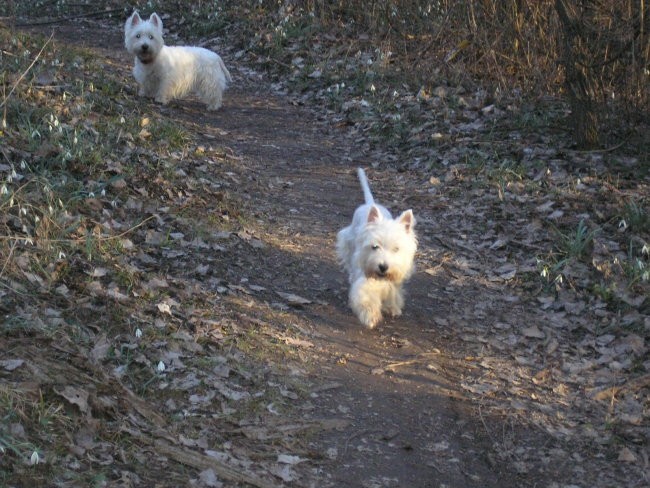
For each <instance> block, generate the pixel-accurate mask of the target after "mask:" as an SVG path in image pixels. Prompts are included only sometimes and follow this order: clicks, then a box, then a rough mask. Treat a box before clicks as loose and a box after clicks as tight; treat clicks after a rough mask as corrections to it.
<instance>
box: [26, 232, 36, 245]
mask: <svg viewBox="0 0 650 488" xmlns="http://www.w3.org/2000/svg"><path fill="white" fill-rule="evenodd" d="M24 231H25V232H27V229H24ZM27 244H31V245H32V246H33V245H34V240H33V239H32V238H31V237H28V238H27V239H25V245H27Z"/></svg>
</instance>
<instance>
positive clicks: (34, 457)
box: [29, 451, 41, 466]
mask: <svg viewBox="0 0 650 488" xmlns="http://www.w3.org/2000/svg"><path fill="white" fill-rule="evenodd" d="M40 461H41V457H40V456H39V455H38V451H34V452H33V453H32V457H30V458H29V464H31V465H32V466H33V465H35V464H38V463H39V462H40Z"/></svg>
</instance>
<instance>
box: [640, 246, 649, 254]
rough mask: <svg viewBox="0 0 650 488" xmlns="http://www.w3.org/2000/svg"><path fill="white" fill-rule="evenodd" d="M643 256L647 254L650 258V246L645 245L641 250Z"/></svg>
mask: <svg viewBox="0 0 650 488" xmlns="http://www.w3.org/2000/svg"><path fill="white" fill-rule="evenodd" d="M641 254H646V255H649V256H650V246H648V245H647V244H644V245H643V247H642V248H641Z"/></svg>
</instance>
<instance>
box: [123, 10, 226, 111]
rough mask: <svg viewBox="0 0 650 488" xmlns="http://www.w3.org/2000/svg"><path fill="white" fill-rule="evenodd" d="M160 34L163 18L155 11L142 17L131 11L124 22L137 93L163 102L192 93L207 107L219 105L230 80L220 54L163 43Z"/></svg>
mask: <svg viewBox="0 0 650 488" xmlns="http://www.w3.org/2000/svg"><path fill="white" fill-rule="evenodd" d="M162 35H163V25H162V20H160V17H159V16H158V15H157V14H155V13H153V14H151V16H150V17H149V20H146V21H145V20H142V19H141V18H140V15H139V14H138V12H133V14H132V15H131V17H129V18H128V20H127V21H126V24H125V25H124V43H125V45H126V49H127V51H128V52H129V53H130V54H132V55H134V56H135V66H134V67H133V76H134V77H135V79H136V81H137V82H138V85H139V91H138V95H140V96H144V97H153V98H154V99H155V100H156V102H159V103H162V104H163V105H164V104H166V103H167V102H169V101H170V100H172V99H174V98H183V97H185V96H187V95H189V94H190V93H194V94H196V95H197V96H198V97H199V98H200V99H201V101H202V102H203V103H205V104H206V105H207V106H208V110H217V109H218V108H219V107H221V103H222V99H223V92H224V90H225V89H226V87H227V84H228V82H231V81H232V78H231V76H230V73H229V72H228V69H226V66H225V65H224V63H223V60H222V59H221V57H220V56H219V55H218V54H216V53H214V52H212V51H210V50H208V49H204V48H202V47H191V46H165V44H164V41H163V36H162Z"/></svg>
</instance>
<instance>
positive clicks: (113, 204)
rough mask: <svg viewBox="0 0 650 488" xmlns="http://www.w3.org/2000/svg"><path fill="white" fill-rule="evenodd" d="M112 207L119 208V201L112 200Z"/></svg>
mask: <svg viewBox="0 0 650 488" xmlns="http://www.w3.org/2000/svg"><path fill="white" fill-rule="evenodd" d="M111 207H113V208H117V200H111Z"/></svg>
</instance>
